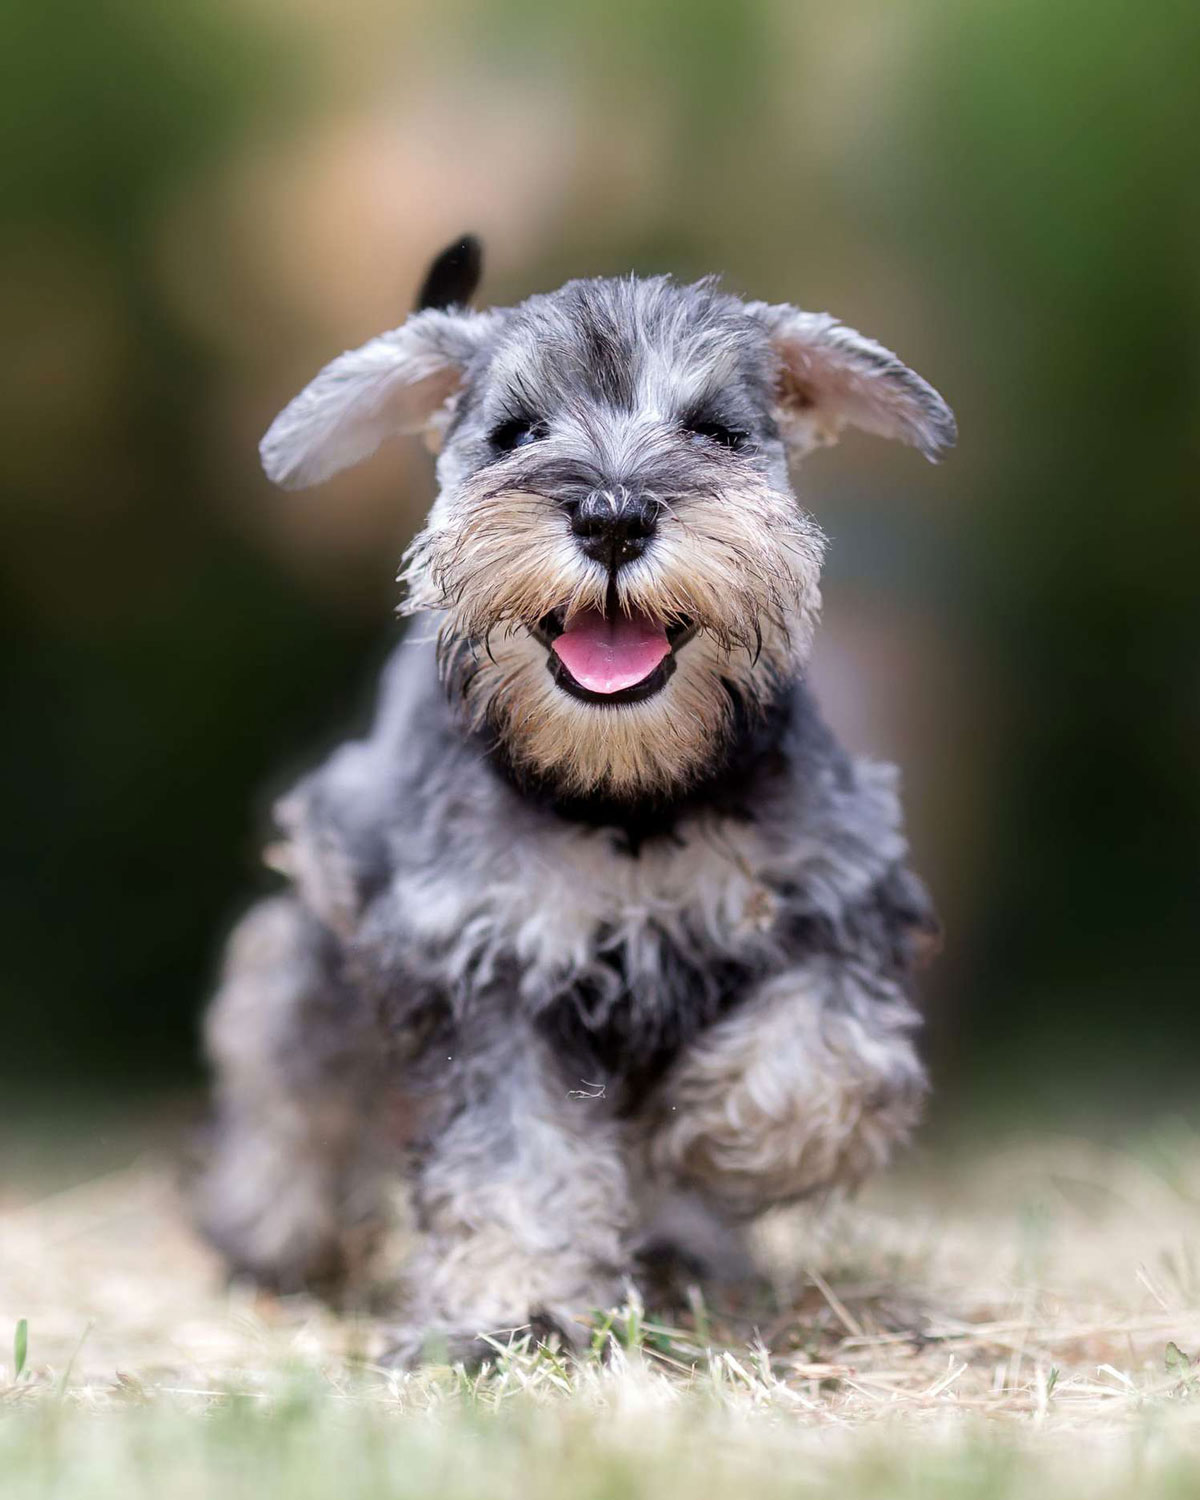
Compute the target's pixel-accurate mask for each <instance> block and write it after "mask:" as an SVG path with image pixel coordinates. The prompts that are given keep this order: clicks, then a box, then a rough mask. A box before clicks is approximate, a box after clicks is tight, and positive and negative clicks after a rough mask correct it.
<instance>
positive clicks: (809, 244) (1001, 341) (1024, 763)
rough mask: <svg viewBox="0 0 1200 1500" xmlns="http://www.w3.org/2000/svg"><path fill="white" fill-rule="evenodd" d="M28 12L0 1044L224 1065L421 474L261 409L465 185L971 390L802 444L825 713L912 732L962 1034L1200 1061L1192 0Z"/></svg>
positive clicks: (377, 636) (945, 1066) (13, 418)
mask: <svg viewBox="0 0 1200 1500" xmlns="http://www.w3.org/2000/svg"><path fill="white" fill-rule="evenodd" d="M4 35H5V43H6V45H5V48H4V55H5V61H6V64H7V66H6V69H5V72H6V75H7V76H6V78H5V83H4V88H3V89H0V121H2V123H3V126H4V129H3V139H4V140H5V141H6V143H8V147H7V150H6V152H5V155H4V159H3V163H2V165H0V189H2V192H0V202H2V203H3V213H4V215H5V217H6V218H7V220H8V224H7V226H6V228H7V232H6V234H5V236H4V246H5V248H4V249H3V251H2V252H0V264H2V265H3V269H4V275H3V276H2V277H0V306H2V309H3V314H4V321H5V327H6V334H7V335H8V338H7V339H6V344H7V345H8V346H9V347H10V349H11V352H10V354H9V358H8V359H7V360H6V362H5V372H4V400H3V402H2V403H0V421H2V422H3V424H4V431H3V433H2V434H0V438H2V440H0V473H3V477H4V497H3V502H2V509H0V527H2V529H3V530H2V536H0V578H2V579H3V586H4V588H3V598H2V600H0V614H2V618H3V624H4V627H5V641H6V650H5V653H4V660H3V667H2V674H3V675H2V680H0V712H2V714H3V723H4V726H5V734H4V736H3V739H2V740H0V778H2V784H3V786H4V788H5V791H6V793H7V796H6V802H5V808H4V813H3V818H4V834H5V837H4V860H3V863H2V865H0V951H3V953H4V955H5V962H4V966H3V969H2V970H0V1004H2V1005H3V1006H4V1022H3V1031H2V1033H0V1035H2V1040H3V1047H2V1048H0V1071H3V1072H5V1073H11V1074H12V1075H13V1076H15V1077H23V1078H25V1079H27V1080H28V1079H37V1078H45V1079H49V1078H51V1077H60V1076H64V1075H66V1074H72V1073H73V1074H76V1075H88V1076H94V1077H96V1078H97V1079H99V1080H105V1079H115V1078H117V1077H121V1076H133V1075H140V1076H142V1077H144V1078H152V1077H154V1078H161V1077H170V1076H177V1075H178V1073H179V1071H180V1070H181V1069H185V1068H186V1067H188V1066H189V1064H190V1062H191V1060H192V1058H193V1054H194V1016H195V1013H196V1010H197V1007H198V1005H199V1003H200V1001H201V999H202V996H203V993H204V989H205V986H206V984H207V983H208V981H209V978H210V976H211V965H212V959H213V954H214V953H215V951H216V944H217V939H218V936H219V933H220V931H221V929H222V926H223V925H224V924H225V923H226V922H227V921H228V919H229V917H230V916H231V915H232V914H233V913H234V912H235V911H236V910H237V907H238V904H239V902H240V901H242V900H244V899H246V896H247V894H248V893H249V892H250V891H251V889H252V888H253V886H254V882H255V880H256V879H258V877H256V876H255V875H254V874H253V866H254V849H255V840H256V837H257V827H256V822H255V816H254V812H253V809H254V808H255V807H256V806H261V798H262V795H263V789H264V788H265V787H269V786H271V785H273V784H276V783H277V782H278V779H279V777H280V774H281V772H282V773H283V774H286V773H287V771H288V770H289V768H294V767H295V765H296V764H297V760H298V758H300V759H301V760H302V759H303V757H304V755H305V753H306V752H308V753H311V752H312V751H313V749H314V747H319V745H320V744H321V743H322V741H323V740H324V739H325V738H326V737H327V736H329V735H330V734H331V733H333V732H334V731H336V729H337V728H338V727H339V725H344V723H345V722H346V719H347V716H348V715H349V714H351V712H352V711H353V710H354V708H355V706H356V705H357V704H358V703H359V702H360V699H361V697H362V695H363V693H364V692H365V689H366V687H367V685H368V684H369V680H370V674H371V666H372V663H373V662H374V661H375V660H377V658H378V656H379V654H380V653H381V651H382V650H383V649H384V648H385V647H386V644H387V641H388V640H389V639H390V629H389V624H388V619H389V609H390V605H391V602H392V599H393V595H394V585H393V584H392V575H393V573H394V564H395V560H396V558H397V557H398V555H399V551H400V549H401V546H402V544H403V541H404V538H405V536H406V534H407V533H408V532H409V531H411V528H412V526H413V525H414V524H415V522H416V519H417V516H418V515H419V513H420V510H421V507H422V506H423V505H424V504H425V503H427V501H428V498H429V479H428V474H427V472H426V469H425V468H424V466H423V464H422V460H421V456H420V455H419V454H417V453H415V452H408V451H407V450H405V451H403V452H402V451H400V450H399V449H397V450H396V451H395V452H394V453H392V454H390V455H384V456H381V458H380V460H379V461H378V462H377V463H376V464H374V465H372V466H371V467H370V469H369V470H364V471H363V472H362V473H361V474H359V475H355V476H348V477H347V478H346V479H344V480H339V481H338V482H337V484H335V485H333V486H331V487H330V488H329V489H328V490H327V491H325V492H321V493H318V494H316V495H315V496H313V497H311V498H310V497H290V498H285V499H281V498H280V497H277V496H274V495H272V494H271V493H270V492H269V491H268V489H267V487H266V485H265V483H264V482H263V481H262V480H261V479H260V478H259V477H258V476H257V474H256V472H255V470H254V440H255V437H256V435H257V433H258V432H259V431H261V429H262V426H263V425H265V422H266V421H267V420H269V418H270V416H271V414H272V412H273V411H274V410H275V409H276V408H277V407H278V405H280V404H281V402H282V401H283V400H284V399H286V397H287V396H288V395H290V394H291V393H292V391H294V390H295V389H296V388H297V386H298V384H299V383H300V382H301V381H302V380H303V379H305V378H306V377H307V375H308V374H309V373H311V371H312V370H313V369H314V368H315V367H316V365H317V364H318V363H320V362H321V361H322V360H324V359H325V358H327V357H328V356H329V355H330V354H331V353H332V352H335V351H336V349H338V348H341V347H344V346H345V345H348V344H351V343H353V342H356V341H357V340H358V339H360V338H362V337H365V336H367V335H369V334H370V333H372V332H374V331H376V330H377V329H378V328H381V327H384V326H388V325H389V324H392V323H394V322H395V321H397V320H398V318H399V316H400V315H401V313H402V311H403V309H404V308H405V307H406V306H407V305H408V302H409V301H410V299H411V296H412V290H413V287H414V286H415V284H416V280H417V277H418V275H419V272H420V268H421V261H422V259H423V257H424V256H426V255H427V254H428V253H429V252H431V251H432V250H433V249H435V248H436V247H437V246H438V245H439V244H440V243H443V242H444V241H445V240H446V239H447V238H449V237H450V236H451V235H452V234H453V233H455V232H457V231H459V230H461V229H462V228H464V227H468V226H470V227H475V228H477V229H479V230H481V231H482V232H483V234H484V236H485V239H487V240H488V242H489V245H490V247H491V249H492V252H493V268H492V274H491V278H490V281H489V285H488V287H487V292H488V294H489V295H490V296H495V297H496V298H498V299H499V298H505V297H516V296H520V295H523V294H524V293H525V292H527V291H529V290H531V289H533V288H535V287H539V286H547V285H552V284H553V283H554V282H556V281H557V280H560V279H562V278H563V277H565V276H567V275H573V274H587V273H596V272H607V271H615V270H623V269H626V268H628V267H630V266H633V267H635V268H637V269H639V270H658V269H672V270H674V271H676V272H677V273H678V274H680V275H683V276H688V275H695V274H701V273H704V272H707V271H710V270H714V269H717V270H723V271H724V272H726V273H727V275H728V278H729V281H730V284H731V285H733V286H734V287H735V289H745V290H748V291H751V292H753V293H754V294H755V295H763V296H768V297H778V298H783V297H788V298H793V297H794V298H796V299H797V300H800V301H803V302H805V303H807V304H808V305H813V306H829V307H831V308H832V309H833V310H834V311H836V312H838V313H839V314H841V315H843V316H845V317H846V318H847V319H848V320H849V321H851V322H854V323H857V324H859V325H860V326H862V327H863V328H864V329H865V330H866V331H868V332H871V333H874V334H876V335H877V336H879V337H881V338H883V339H884V341H885V342H888V343H891V344H893V345H895V346H896V347H898V348H899V349H900V350H901V352H902V353H903V354H904V355H905V356H906V357H909V358H911V360H912V362H913V363H914V364H915V365H916V366H917V368H919V369H920V370H922V372H923V373H925V374H927V375H928V376H929V377H930V378H931V379H933V380H934V381H935V383H936V384H938V385H939V386H940V387H941V388H942V389H943V390H945V392H946V393H947V395H948V396H949V397H950V398H951V400H952V402H953V404H954V405H955V406H956V408H957V410H958V413H959V418H960V425H961V429H962V434H963V437H962V444H961V447H960V449H959V451H958V453H957V454H956V455H954V456H953V458H952V459H951V460H950V461H949V462H948V463H946V464H945V465H944V466H943V467H942V468H941V469H940V470H938V471H936V473H935V472H934V471H924V470H923V469H922V468H920V467H919V466H917V465H916V464H915V463H914V460H913V458H912V456H911V455H909V454H903V453H892V452H890V451H889V450H886V449H884V448H883V447H882V445H873V444H871V443H869V442H868V441H866V440H862V441H858V440H855V441H854V442H853V443H850V444H847V446H846V448H845V449H844V450H843V451H842V452H841V453H839V454H837V455H836V456H829V457H821V458H819V459H817V460H816V461H815V462H814V464H813V465H812V467H811V473H806V476H805V484H806V487H807V493H808V495H809V498H810V499H811V502H812V503H813V506H814V508H815V509H816V510H817V513H818V515H819V516H820V518H821V519H822V521H823V522H824V523H825V524H826V526H827V527H828V529H829V530H830V532H831V534H832V537H833V541H834V550H833V555H832V563H831V570H830V577H829V587H828V591H827V592H828V598H829V605H830V617H829V624H828V628H827V644H826V645H825V646H824V647H823V649H824V650H825V651H826V652H827V656H826V662H827V667H826V671H827V673H828V672H830V670H831V669H830V667H829V665H828V664H829V663H833V662H835V661H839V662H841V663H842V664H843V665H844V667H845V670H844V671H843V672H841V673H840V675H839V674H832V676H831V677H830V680H831V681H833V683H834V687H833V688H832V689H831V690H830V700H831V701H830V711H831V713H832V714H833V717H834V718H835V721H837V722H839V724H841V723H842V722H843V720H845V722H846V723H847V724H850V723H852V722H853V723H857V724H859V725H860V726H865V728H864V730H863V733H862V734H861V735H860V736H859V738H860V740H861V741H862V744H861V748H867V749H871V750H874V751H877V752H880V753H885V754H894V755H896V756H898V757H899V758H900V759H901V760H902V761H903V762H904V764H905V769H906V776H907V779H908V781H909V784H910V791H911V803H912V814H913V828H914V841H915V843H916V846H917V850H918V856H919V860H920V862H921V864H922V865H923V867H925V868H926V869H927V870H928V872H929V874H930V876H931V879H932V883H933V884H934V886H935V889H936V891H937V894H938V896H939V899H940V901H941V904H942V905H943V907H944V909H945V910H946V912H947V915H948V918H949V928H950V944H949V948H948V952H947V955H946V958H945V959H944V961H943V963H942V965H941V966H940V968H939V970H938V971H937V974H936V975H935V976H934V979H933V983H932V994H933V1020H934V1037H933V1040H934V1046H935V1050H936V1052H937V1055H938V1057H939V1058H940V1059H941V1060H942V1072H943V1074H944V1075H948V1076H949V1075H952V1076H958V1077H962V1078H969V1079H972V1080H975V1081H982V1083H984V1084H986V1083H988V1082H989V1081H990V1082H992V1083H994V1084H995V1085H996V1086H997V1088H999V1089H1001V1090H1009V1089H1011V1087H1012V1080H1013V1079H1014V1078H1021V1080H1022V1088H1026V1087H1028V1077H1027V1075H1028V1061H1029V1059H1030V1058H1033V1057H1036V1058H1038V1059H1039V1060H1043V1061H1046V1062H1048V1063H1050V1064H1052V1065H1053V1067H1052V1068H1051V1069H1050V1070H1049V1072H1048V1074H1047V1076H1048V1077H1050V1078H1052V1079H1054V1080H1056V1082H1055V1083H1054V1084H1053V1085H1048V1086H1053V1087H1059V1086H1060V1084H1061V1083H1062V1081H1063V1080H1064V1078H1065V1081H1066V1082H1067V1084H1069V1085H1070V1087H1071V1088H1072V1089H1074V1088H1075V1087H1076V1085H1078V1086H1079V1088H1080V1089H1082V1091H1083V1092H1086V1090H1087V1087H1088V1084H1089V1081H1090V1080H1091V1079H1092V1077H1093V1071H1092V1070H1095V1078H1096V1079H1097V1080H1098V1079H1099V1078H1100V1077H1102V1076H1103V1077H1121V1078H1123V1079H1126V1080H1129V1081H1133V1082H1136V1081H1138V1080H1140V1081H1141V1082H1142V1083H1144V1084H1145V1085H1146V1086H1149V1087H1165V1086H1168V1084H1169V1083H1170V1081H1171V1080H1173V1079H1175V1078H1177V1077H1178V1076H1179V1074H1180V1073H1182V1071H1183V1069H1184V1066H1185V1064H1186V1060H1187V1051H1188V1049H1189V1048H1190V1047H1191V1046H1194V1045H1195V1043H1196V1042H1197V1041H1200V1018H1198V1016H1197V1012H1196V1009H1195V1006H1194V1000H1195V996H1196V994H1197V980H1198V979H1200V971H1198V967H1197V957H1196V949H1197V943H1196V923H1197V897H1198V895H1200V889H1198V886H1200V881H1198V863H1200V860H1198V855H1197V850H1198V849H1200V778H1198V777H1197V774H1196V762H1197V751H1198V750H1200V671H1198V668H1200V659H1198V658H1200V633H1198V631H1197V628H1196V627H1197V624H1198V623H1200V621H1198V618H1197V616H1198V611H1197V609H1196V606H1195V604H1194V602H1193V601H1194V586H1193V583H1192V574H1193V572H1194V570H1195V559H1196V558H1197V557H1198V556H1200V535H1198V531H1200V508H1198V507H1197V506H1196V504H1195V494H1194V492H1195V480H1194V477H1193V476H1194V474H1195V472H1196V467H1197V459H1198V458H1200V454H1198V453H1197V447H1198V441H1200V423H1198V421H1197V406H1198V401H1197V397H1198V394H1200V380H1198V378H1197V373H1198V372H1197V351H1198V350H1200V338H1198V333H1200V329H1198V327H1197V323H1198V317H1197V313H1198V302H1200V270H1198V267H1200V254H1198V252H1200V176H1198V175H1197V172H1196V169H1195V168H1196V164H1195V153H1196V146H1195V143H1196V141H1197V139H1200V92H1198V91H1197V89H1196V87H1195V77H1196V67H1197V63H1198V62H1200V11H1198V10H1197V9H1196V8H1195V7H1194V6H1187V5H1184V4H1169V3H1165V0H1162V3H1156V4H1151V5H1147V6H1143V7H1141V8H1138V9H1136V10H1135V9H1133V8H1131V7H1129V6H1126V5H1124V4H1121V3H1118V0H1093V3H1090V4H1088V5H1087V6H1086V7H1085V6H1084V5H1083V4H1081V3H1078V0H1066V3H1062V4H1058V5H1054V6H1047V5H1044V4H1035V3H1033V0H1004V3H1001V0H976V3H966V0H959V3H951V0H926V3H914V4H911V5H909V4H903V5H899V6H896V5H885V4H883V3H882V0H877V3H874V4H864V5H861V6H855V7H840V6H837V5H835V4H834V3H832V0H821V3H801V0H795V3H788V0H748V3H742V4H734V3H722V0H643V3H640V4H637V5H634V4H632V3H629V0H618V3H613V0H580V3H577V4H574V5H571V6H563V5H561V4H552V3H550V0H502V3H489V4H485V3H483V0H447V3H446V4H442V5H435V4H434V3H433V0H407V3H404V4H401V5H396V4H386V3H384V0H348V3H345V4H340V5H335V4H334V3H333V0H308V3H306V4H304V5H300V4H299V3H298V0H182V3H179V4H176V5H173V6H171V7H169V8H165V7H160V6H152V5H149V4H147V3H145V0H138V3H134V0H118V3H116V4H113V5H106V6H104V7H100V8H93V9H92V10H78V9H77V10H76V11H75V12H73V13H72V14H71V15H70V17H69V18H67V17H64V16H62V15H61V14H59V13H56V12H55V11H53V10H52V9H47V8H45V7H38V6H35V5H34V4H32V3H31V0H21V3H20V5H19V6H18V8H17V9H16V10H15V12H14V13H13V14H11V15H10V16H9V17H8V18H7V19H6V23H5V28H4ZM839 653H840V654H839ZM818 665H819V663H818ZM817 676H818V681H822V680H824V679H822V675H821V672H820V671H818V673H817ZM839 684H844V686H839ZM843 694H844V695H845V701H844V702H843V701H842V695H843ZM856 705H857V706H856ZM851 738H854V735H853V734H851ZM1189 1002H1192V1003H1190V1004H1189ZM951 1064H953V1067H951ZM1177 1070H1178V1072H1177Z"/></svg>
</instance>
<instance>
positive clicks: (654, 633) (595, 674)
mask: <svg viewBox="0 0 1200 1500" xmlns="http://www.w3.org/2000/svg"><path fill="white" fill-rule="evenodd" d="M554 650H555V651H556V652H557V653H558V659H559V661H561V662H562V664H563V666H565V667H566V669H567V671H568V672H570V674H571V676H572V677H573V678H574V679H575V681H576V682H577V683H579V685H580V687H585V688H587V689H588V690H589V691H590V692H593V693H619V692H620V691H621V689H622V688H628V687H633V685H634V684H635V683H637V682H641V680H642V679H643V678H644V677H649V675H650V673H651V672H653V671H654V669H655V667H657V666H658V664H659V662H660V661H662V659H663V657H664V656H666V655H667V654H668V653H669V652H670V650H671V648H670V646H669V645H668V644H667V632H666V628H665V627H664V626H662V625H659V624H658V623H657V622H655V621H653V620H651V619H649V618H648V617H647V616H646V615H634V616H633V617H632V618H630V617H629V616H628V615H623V614H622V615H617V616H616V617H615V618H611V619H610V618H609V616H608V615H605V614H602V613H601V612H600V611H599V610H598V609H584V610H580V612H579V613H578V614H577V615H576V616H575V617H574V618H573V619H572V621H571V623H570V624H569V625H568V626H567V628H566V629H565V630H564V631H563V633H562V634H561V635H560V636H559V637H558V639H557V640H556V641H555V642H554Z"/></svg>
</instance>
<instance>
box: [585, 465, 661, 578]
mask: <svg viewBox="0 0 1200 1500" xmlns="http://www.w3.org/2000/svg"><path fill="white" fill-rule="evenodd" d="M657 520H658V502H657V501H656V500H653V499H651V498H650V496H649V495H644V494H641V493H640V492H638V491H635V490H628V489H626V488H625V487H624V486H623V485H619V486H617V487H616V488H614V489H611V490H593V491H592V493H591V494H590V495H588V496H587V497H586V499H584V500H581V501H580V502H579V505H578V506H577V508H576V509H575V511H574V513H573V515H572V516H571V530H572V531H573V532H574V533H575V535H576V536H577V537H578V538H579V545H580V546H581V547H582V548H583V550H584V551H585V552H586V553H587V555H588V556H589V557H593V558H595V560H596V561H597V562H600V563H603V564H604V566H605V567H606V568H610V569H616V568H619V567H620V566H621V564H622V563H627V562H632V561H633V560H634V558H635V557H640V556H641V555H642V553H643V552H644V551H645V550H646V543H647V542H648V541H649V540H650V538H651V537H652V536H653V535H654V527H655V524H656V523H657Z"/></svg>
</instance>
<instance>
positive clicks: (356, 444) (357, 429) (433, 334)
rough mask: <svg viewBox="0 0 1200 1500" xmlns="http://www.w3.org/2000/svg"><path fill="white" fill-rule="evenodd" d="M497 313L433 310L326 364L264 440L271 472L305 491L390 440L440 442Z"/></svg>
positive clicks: (287, 484)
mask: <svg viewBox="0 0 1200 1500" xmlns="http://www.w3.org/2000/svg"><path fill="white" fill-rule="evenodd" d="M500 321H501V315H500V314H499V313H496V312H483V313H477V312H467V311H465V310H463V309H461V308H453V309H450V310H446V311H444V310H442V309H440V308H428V309H426V310H425V311H424V312H417V313H414V314H413V315H412V317H411V318H409V320H408V322H407V323H402V324H401V325H400V327H399V328H393V329H392V330H391V332H390V333H381V334H380V335H379V337H378V338H374V339H371V340H370V342H369V343H366V344H364V345H363V346H362V348H361V349H351V350H350V351H349V352H348V353H346V354H341V355H339V356H338V358H337V359H335V360H334V361H333V362H332V363H331V364H328V365H326V366H325V368H324V369H323V370H322V371H321V373H320V374H319V375H318V376H317V377H316V379H315V380H313V381H312V383H311V384H310V385H307V386H305V388H304V389H303V390H302V391H301V392H300V394H299V395H298V396H297V397H296V398H295V399H294V400H293V401H291V402H289V403H288V405H287V406H285V407H284V409H283V410H282V411H281V412H280V413H279V415H278V416H277V417H276V418H275V420H274V421H273V422H272V423H271V425H270V427H269V428H268V429H267V434H266V436H265V437H264V438H263V440H262V442H261V443H260V444H259V450H258V451H259V453H260V454H261V456H262V464H263V468H264V469H265V470H266V471H267V477H268V478H269V479H273V480H274V481H275V483H276V484H280V485H282V486H283V487H284V489H289V490H294V489H303V488H305V486H307V485H310V484H320V483H321V482H322V481H323V480H325V479H329V478H331V477H332V476H333V475H334V474H337V473H340V472H341V470H342V469H349V468H351V467H352V466H353V465H354V464H358V463H362V461H363V459H365V458H370V456H371V454H372V453H374V452H375V450H376V448H378V447H379V445H380V443H382V442H383V441H384V439H385V438H389V437H393V436H397V435H399V434H400V433H405V432H425V433H426V434H427V435H428V436H429V437H430V438H431V439H432V440H433V441H434V445H435V446H436V439H437V437H438V435H439V431H440V429H441V428H442V427H444V425H445V419H447V418H448V417H449V414H450V404H451V402H452V401H453V398H454V396H455V395H456V394H457V393H458V391H459V390H460V389H461V387H462V384H463V380H464V377H465V373H466V370H467V367H468V365H469V364H470V363H471V361H472V360H473V359H474V357H475V356H476V354H478V352H479V351H480V350H481V349H482V348H483V347H484V346H485V345H486V344H487V343H488V342H489V341H490V340H491V338H492V337H493V336H494V334H495V331H496V329H497V327H498V326H499V324H500Z"/></svg>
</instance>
